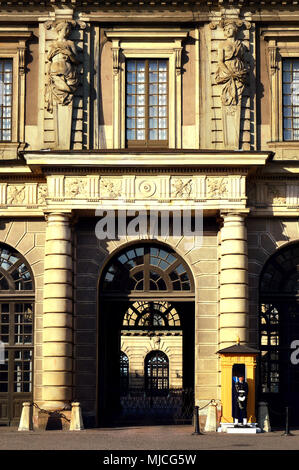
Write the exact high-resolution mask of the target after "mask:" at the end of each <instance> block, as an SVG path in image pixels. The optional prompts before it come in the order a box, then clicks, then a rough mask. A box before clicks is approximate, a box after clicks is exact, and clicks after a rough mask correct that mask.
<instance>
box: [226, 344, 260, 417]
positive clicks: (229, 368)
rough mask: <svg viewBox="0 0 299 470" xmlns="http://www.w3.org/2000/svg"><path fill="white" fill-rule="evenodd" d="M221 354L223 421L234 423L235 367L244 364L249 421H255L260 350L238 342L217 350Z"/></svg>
mask: <svg viewBox="0 0 299 470" xmlns="http://www.w3.org/2000/svg"><path fill="white" fill-rule="evenodd" d="M217 353H218V354H220V364H221V402H222V418H221V421H222V422H223V423H233V421H234V420H233V417H232V383H233V367H234V366H235V365H242V364H243V365H244V368H245V379H246V382H247V383H248V400H247V418H248V422H249V423H255V422H256V417H255V370H256V357H257V355H258V353H259V351H258V350H256V349H253V348H249V347H248V346H244V345H240V343H239V342H238V343H237V344H235V345H233V346H229V347H228V348H225V349H221V350H220V351H217Z"/></svg>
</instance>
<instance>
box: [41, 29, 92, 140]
mask: <svg viewBox="0 0 299 470" xmlns="http://www.w3.org/2000/svg"><path fill="white" fill-rule="evenodd" d="M77 24H79V26H80V27H82V28H85V26H86V25H85V23H83V22H78V21H73V20H65V21H59V22H47V23H46V28H47V29H51V28H52V29H54V30H55V33H56V39H55V40H53V41H52V42H51V44H50V47H49V51H48V53H47V61H46V84H45V108H46V110H47V111H48V112H49V113H51V114H54V115H55V116H54V120H55V121H56V134H57V145H58V147H59V148H62V149H68V148H69V146H70V133H71V117H72V106H71V105H72V102H73V97H74V93H75V92H76V90H77V88H78V85H79V77H78V70H77V67H78V64H79V63H80V61H79V59H78V52H77V48H76V45H75V43H74V41H71V40H70V39H68V37H69V35H70V33H71V29H72V27H75V26H76V25H77Z"/></svg>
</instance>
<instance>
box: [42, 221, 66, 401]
mask: <svg viewBox="0 0 299 470" xmlns="http://www.w3.org/2000/svg"><path fill="white" fill-rule="evenodd" d="M47 222H48V225H47V229H46V244H45V274H44V314H43V357H44V364H43V369H44V373H43V407H44V408H46V409H49V410H51V409H52V410H54V409H61V408H63V407H64V406H65V404H66V403H69V401H70V400H72V341H73V338H72V291H73V288H72V264H73V261H72V236H71V226H70V214H67V213H50V214H48V216H47Z"/></svg>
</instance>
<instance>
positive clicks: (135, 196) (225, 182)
mask: <svg viewBox="0 0 299 470" xmlns="http://www.w3.org/2000/svg"><path fill="white" fill-rule="evenodd" d="M245 178H246V177H245V176H244V175H230V176H228V175H227V174H225V176H221V175H215V176H214V175H213V176H212V175H210V174H209V176H207V175H203V174H200V175H189V176H186V175H175V176H173V175H156V176H147V175H144V176H139V175H122V176H121V175H120V176H110V175H82V176H70V175H49V176H48V177H47V183H40V182H25V183H17V182H11V183H9V182H8V183H0V205H2V206H6V207H10V206H27V207H28V206H30V207H34V206H36V207H39V206H40V207H43V206H46V205H47V206H49V205H52V204H57V203H63V204H64V205H68V206H69V207H70V208H73V207H76V204H79V206H80V207H82V204H84V203H85V204H86V202H88V203H95V204H99V203H101V202H103V203H104V202H108V201H114V202H117V201H121V202H126V203H134V202H137V203H138V202H139V201H140V202H141V201H145V202H146V201H151V202H154V203H157V204H159V203H171V202H178V203H181V202H183V203H185V202H188V201H190V203H192V202H196V203H199V202H200V203H202V204H203V205H206V204H209V203H211V204H213V205H215V204H217V201H225V200H227V201H230V202H231V201H233V202H235V203H239V204H243V205H244V204H245V203H246V193H245ZM269 191H270V190H269ZM274 191H275V188H273V189H272V193H273V195H274ZM269 194H270V193H269ZM273 197H275V198H276V200H277V201H280V198H281V197H283V196H281V195H280V193H277V188H276V193H275V195H274V196H273ZM86 207H87V206H86ZM88 207H90V206H88Z"/></svg>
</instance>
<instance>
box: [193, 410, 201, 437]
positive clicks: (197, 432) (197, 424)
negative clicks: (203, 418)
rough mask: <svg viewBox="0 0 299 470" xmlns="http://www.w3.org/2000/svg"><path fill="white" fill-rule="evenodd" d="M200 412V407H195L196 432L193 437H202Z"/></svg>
mask: <svg viewBox="0 0 299 470" xmlns="http://www.w3.org/2000/svg"><path fill="white" fill-rule="evenodd" d="M198 410H199V406H195V407H194V425H195V430H194V432H193V433H192V435H197V436H198V435H200V434H202V433H201V432H200V426H199V416H198Z"/></svg>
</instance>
